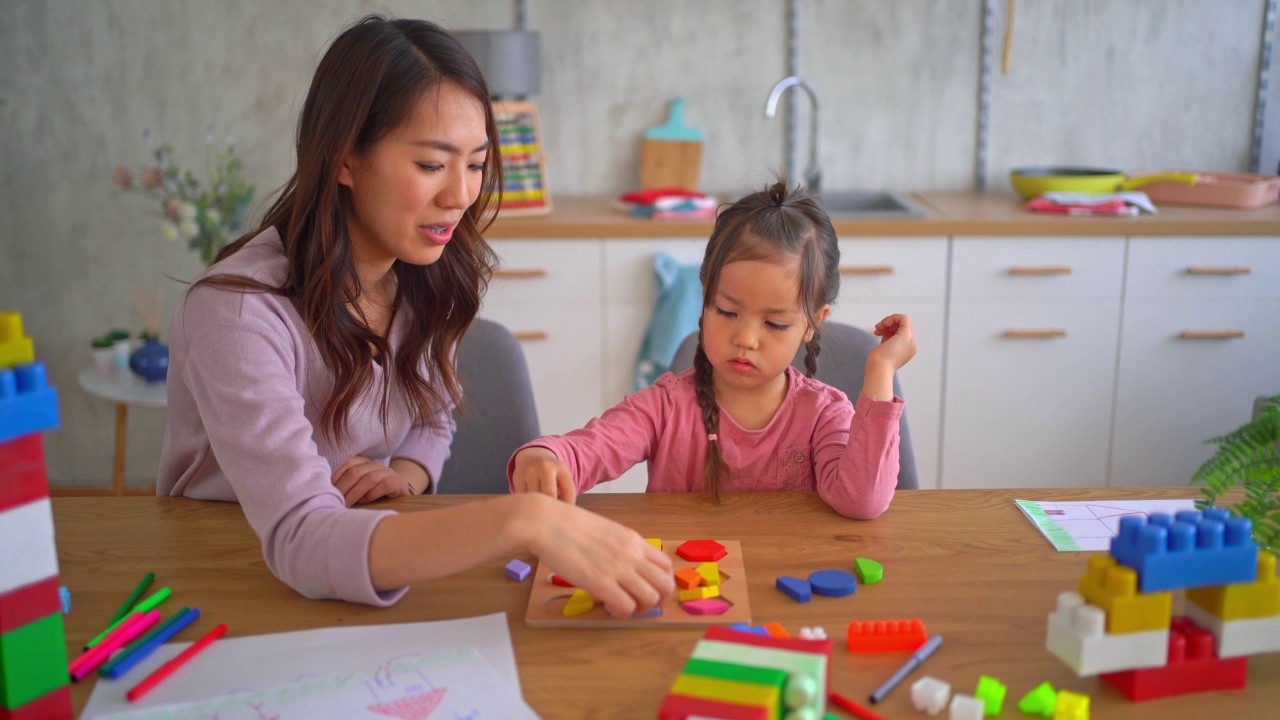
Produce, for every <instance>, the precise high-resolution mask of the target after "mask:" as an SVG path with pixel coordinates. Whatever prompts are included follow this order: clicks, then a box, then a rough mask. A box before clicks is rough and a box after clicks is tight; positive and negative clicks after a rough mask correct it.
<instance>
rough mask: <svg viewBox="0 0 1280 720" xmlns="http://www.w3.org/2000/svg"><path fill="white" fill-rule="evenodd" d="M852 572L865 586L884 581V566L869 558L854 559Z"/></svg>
mask: <svg viewBox="0 0 1280 720" xmlns="http://www.w3.org/2000/svg"><path fill="white" fill-rule="evenodd" d="M853 571H854V572H856V573H857V574H858V579H859V580H861V581H862V582H863V583H865V584H867V585H870V584H872V583H878V582H880V581H881V580H882V579H884V566H883V565H881V564H880V563H878V562H876V561H875V560H872V559H871V558H854V561H853Z"/></svg>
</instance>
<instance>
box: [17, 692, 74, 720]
mask: <svg viewBox="0 0 1280 720" xmlns="http://www.w3.org/2000/svg"><path fill="white" fill-rule="evenodd" d="M71 717H73V713H72V708H71V688H70V687H68V686H65V685H64V686H63V687H60V688H58V689H57V690H54V691H53V692H48V693H45V694H44V695H41V696H40V697H38V698H36V699H35V700H32V701H31V702H29V703H27V704H26V705H23V706H22V707H18V708H14V709H12V710H10V709H8V708H6V707H5V706H4V705H0V720H62V718H68V719H69V718H71Z"/></svg>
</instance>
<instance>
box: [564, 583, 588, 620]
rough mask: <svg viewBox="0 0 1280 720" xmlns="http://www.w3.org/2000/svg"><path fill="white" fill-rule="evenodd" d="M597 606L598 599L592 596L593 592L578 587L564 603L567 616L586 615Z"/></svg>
mask: <svg viewBox="0 0 1280 720" xmlns="http://www.w3.org/2000/svg"><path fill="white" fill-rule="evenodd" d="M595 607H596V599H595V598H593V597H591V593H589V592H587V591H586V590H583V589H582V588H578V589H576V590H574V591H573V595H570V596H569V600H568V602H566V603H565V604H564V616H565V617H577V616H578V615H586V614H587V613H589V612H591V611H592V610H594V609H595Z"/></svg>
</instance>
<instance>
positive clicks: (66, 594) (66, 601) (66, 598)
mask: <svg viewBox="0 0 1280 720" xmlns="http://www.w3.org/2000/svg"><path fill="white" fill-rule="evenodd" d="M58 600H59V601H60V602H61V603H62V614H63V615H67V614H70V613H71V591H70V590H68V589H67V587H66V586H65V585H63V586H62V587H60V588H58Z"/></svg>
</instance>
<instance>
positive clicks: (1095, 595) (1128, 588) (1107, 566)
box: [1078, 555, 1173, 633]
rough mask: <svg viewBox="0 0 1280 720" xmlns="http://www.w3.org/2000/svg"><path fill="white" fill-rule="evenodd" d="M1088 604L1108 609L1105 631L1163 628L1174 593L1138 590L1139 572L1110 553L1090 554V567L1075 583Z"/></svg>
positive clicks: (1128, 631) (1168, 617)
mask: <svg viewBox="0 0 1280 720" xmlns="http://www.w3.org/2000/svg"><path fill="white" fill-rule="evenodd" d="M1078 590H1079V591H1080V594H1081V595H1083V596H1084V599H1085V600H1086V601H1087V602H1088V603H1089V604H1090V605H1097V606H1098V607H1100V608H1102V609H1103V610H1104V611H1105V612H1106V613H1107V632H1109V633H1130V632H1141V631H1143V630H1162V629H1164V628H1167V627H1169V619H1170V618H1171V617H1172V616H1173V593H1171V592H1168V591H1165V592H1155V593H1140V592H1138V573H1137V572H1136V571H1134V569H1133V568H1131V567H1125V566H1124V565H1120V564H1119V563H1117V562H1116V559H1115V558H1113V557H1111V556H1110V555H1094V556H1093V557H1091V558H1089V569H1088V570H1087V571H1085V574H1084V577H1082V578H1080V582H1079V584H1078Z"/></svg>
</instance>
